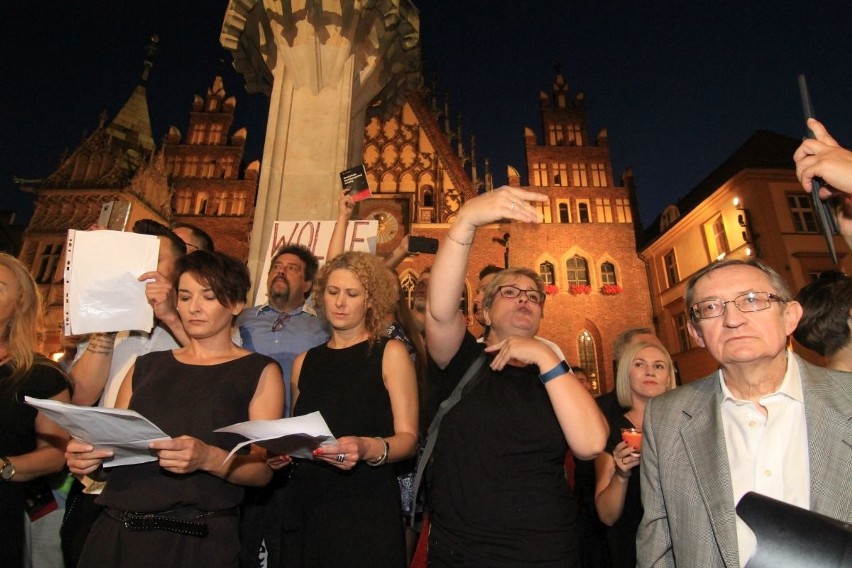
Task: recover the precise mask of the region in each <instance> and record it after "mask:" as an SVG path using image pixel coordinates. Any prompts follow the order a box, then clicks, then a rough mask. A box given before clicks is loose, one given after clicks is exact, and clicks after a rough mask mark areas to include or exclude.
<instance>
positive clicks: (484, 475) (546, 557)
mask: <svg viewBox="0 0 852 568" xmlns="http://www.w3.org/2000/svg"><path fill="white" fill-rule="evenodd" d="M484 347H485V346H484V345H483V344H479V343H477V342H476V340H475V339H474V337H473V336H472V335H470V334H465V337H464V339H463V341H462V344H461V346H460V348H459V351H458V352H457V353H456V355H455V356H454V357H453V359H452V360H451V361H450V363H449V364H448V365H447V367H446V368H445V369H444V370H440V369H437V367H435V366H434V365H433V366H432V367H431V368H432V374H431V375H430V382H431V386H432V387H434V389H435V392H440V393H441V394H442V395H443V397H444V398H446V395H448V394H449V393H450V392H452V389H453V387H454V386H455V385H456V384H457V383H458V381H459V380H460V379H461V377H462V376H463V375H464V373H465V371H466V370H467V368H468V367H469V366H470V364H471V363H472V362H473V361H474V360H475V359H476V357H477V356H479V354H480V353H481V352H482V350H483V349H484ZM483 372H484V376H483V378H482V379H481V380H480V381H479V382H478V383H477V384H476V385H475V386H474V387H473V388H472V389H471V390H470V391H469V392H467V393H465V395H464V396H463V397H462V399H461V400H460V401H459V402H458V404H456V405H455V406H454V407H453V408H452V409H451V410H450V411H449V412H448V413H447V415H446V416H445V417H444V419H443V422H442V424H441V428H440V432H439V435H438V440H437V443H436V445H435V450H434V454H433V462H432V466H431V473H430V475H429V493H428V495H429V504H430V506H431V509H432V513H431V514H432V522H433V525H434V527H435V528H436V529H437V531H439V532H440V534H441V535H442V537H443V538H444V539H445V540H446V541H447V544H448V545H449V547H450V548H451V549H454V550H459V551H463V554H464V556H465V558H466V559H468V560H470V561H472V562H474V563H476V564H477V565H480V564H481V565H488V566H502V565H506V566H509V565H518V564H519V563H523V564H530V563H538V564H537V565H540V566H548V565H554V566H570V565H572V563H574V562H576V551H577V546H576V541H575V537H574V535H573V530H572V525H573V522H574V515H575V511H574V503H573V499H572V498H571V496H570V491H569V488H568V484H567V482H566V479H565V466H564V462H565V455H566V452H567V449H568V446H567V443H566V441H565V438H564V436H563V434H562V430H561V428H560V426H559V423H558V421H557V419H556V415H555V413H554V411H553V407H552V405H551V403H550V398H549V397H548V395H547V392H546V391H545V389H544V385H542V384H541V381H540V380H539V378H538V375H539V369H538V367H537V366H535V365H529V366H526V367H512V366H507V367H506V368H505V369H503V370H502V371H500V372H495V371H492V370H491V369H490V368H489V367H487V364H486V367H484V371H483Z"/></svg>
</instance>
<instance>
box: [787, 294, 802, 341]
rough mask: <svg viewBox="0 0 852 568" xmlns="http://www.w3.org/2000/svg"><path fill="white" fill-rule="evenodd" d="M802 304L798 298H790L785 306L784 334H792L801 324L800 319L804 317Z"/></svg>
mask: <svg viewBox="0 0 852 568" xmlns="http://www.w3.org/2000/svg"><path fill="white" fill-rule="evenodd" d="M802 313H803V310H802V304H800V303H799V302H797V301H796V300H790V301H789V302H787V303H786V304H785V307H784V334H785V335H790V334H791V333H793V331H795V329H796V326H797V325H799V320H800V319H802Z"/></svg>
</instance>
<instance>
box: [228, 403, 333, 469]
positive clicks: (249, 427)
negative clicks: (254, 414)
mask: <svg viewBox="0 0 852 568" xmlns="http://www.w3.org/2000/svg"><path fill="white" fill-rule="evenodd" d="M215 431H216V432H231V433H234V434H239V435H240V436H243V437H244V438H248V439H247V440H246V441H245V442H240V443H239V444H237V445H236V446H234V449H233V450H231V453H229V454H228V456H227V457H226V458H225V461H228V460H229V459H231V456H233V455H234V453H236V451H237V450H239V449H240V448H242V447H243V446H247V445H248V444H257V445H258V446H261V447H263V448H266V449H267V450H269V451H270V452H272V453H273V454H275V455H288V456H292V457H294V458H306V459H313V454H312V453H311V452H313V451H314V450H315V449H317V448H318V447H320V446H326V445H329V444H333V443H334V442H335V439H334V435H333V434H332V433H331V430H329V428H328V424H326V423H325V419H324V418H323V417H322V414H320V413H319V412H318V411H317V412H311V413H310V414H305V415H304V416H294V417H292V418H281V419H280V420H249V421H248V422H239V423H237V424H231V425H230V426H225V427H224V428H219V429H218V430H215ZM223 463H224V462H223Z"/></svg>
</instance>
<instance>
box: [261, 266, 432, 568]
mask: <svg viewBox="0 0 852 568" xmlns="http://www.w3.org/2000/svg"><path fill="white" fill-rule="evenodd" d="M314 290H315V295H316V297H315V302H316V304H317V306H318V308H319V309H321V310H323V313H324V314H325V318H326V320H327V321H328V322H329V325H330V327H331V338H330V339H329V341H328V343H326V344H324V345H319V346H317V347H314V348H313V349H311V350H309V351H307V352H305V353H302V354H301V355H299V356H298V357H297V358H296V361H295V362H294V363H293V374H292V393H293V412H292V415H293V416H301V415H305V414H309V413H311V412H315V411H321V412H322V415H323V418H325V421H326V423H327V424H328V426H329V428H330V429H331V431H332V433H333V434H334V435H335V437H336V438H337V441H336V442H335V443H334V444H333V445H330V446H323V447H321V448H319V449H318V450H316V451H315V452H314V459H312V460H296V461H295V462H294V463H293V466H292V467H293V471H292V473H291V476H290V481H289V483H288V485H287V490H286V491H287V498H286V506H285V510H284V546H283V549H284V555H283V556H284V558H283V563H282V564H283V565H284V566H400V567H402V566H405V562H406V556H405V541H404V537H403V525H402V523H401V522H400V516H401V509H400V493H399V486H398V485H397V480H396V474H395V471H394V468H393V467H392V466H391V465H390V463H391V462H395V461H399V460H403V459H406V458H408V457H410V456H411V455H413V454H414V451H415V448H416V446H417V381H416V375H415V371H414V364H413V363H412V361H411V358H410V357H409V355H408V351H407V350H406V347H405V345H404V344H403V343H402V342H401V341H399V340H396V339H387V338H386V337H385V327H386V315H387V314H388V313H389V312H390V311H391V310H392V309H393V307H394V304H395V303H396V301H397V298H398V293H397V292H396V290H395V289H394V287H393V285H392V283H391V281H390V279H388V278H387V275H386V268H385V267H384V265H383V263H382V261H381V260H380V259H378V258H377V257H375V256H373V255H371V254H367V253H361V252H347V253H345V254H342V255H340V256H338V257H336V258H334V259H333V260H331V261H329V262H328V263H327V264H326V265H325V266H323V268H322V269H321V270H320V272H319V274H318V275H317V278H316V281H315V283H314ZM288 462H289V460H288V459H286V458H283V457H279V458H273V459H271V460H270V461H269V463H270V466H271V467H273V468H278V467H283V466H284V465H285V464H286V463H288Z"/></svg>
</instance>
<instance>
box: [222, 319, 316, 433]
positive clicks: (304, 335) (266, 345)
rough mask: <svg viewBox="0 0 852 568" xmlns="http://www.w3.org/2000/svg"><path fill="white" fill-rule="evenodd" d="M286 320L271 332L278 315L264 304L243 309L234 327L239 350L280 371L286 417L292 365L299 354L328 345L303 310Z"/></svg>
mask: <svg viewBox="0 0 852 568" xmlns="http://www.w3.org/2000/svg"><path fill="white" fill-rule="evenodd" d="M287 314H288V315H289V318H288V319H287V320H286V322H284V325H283V327H281V328H280V329H278V330H276V331H272V327H273V325H274V324H275V320H277V319H278V317H279V316H280V315H281V312H279V311H278V310H276V309H275V308H273V307H272V306H270V305H269V304H264V305H262V306H255V307H252V308H246V309H244V310H243V312H242V313H241V314H240V315H239V316H238V317H237V327H239V329H240V338H241V339H242V343H243V347H245V348H246V349H248V350H250V351H254V352H256V353H260V354H262V355H267V356H269V357H272V358H273V359H275V360H276V361H277V362H278V365H279V366H280V367H281V372H282V373H283V375H284V388H285V389H286V391H287V406H286V408H285V415H286V416H289V415H290V375H291V372H292V370H293V361H294V360H295V359H296V356H297V355H298V354H299V353H304V352H305V351H307V350H308V349H310V348H311V347H316V346H317V345H320V344H322V343H325V342H326V341H328V338H329V334H328V331H326V326H325V325H324V322H323V321H322V320H320V318H318V317H317V316H316V315H314V314H312V313H311V312H308V311H305V306H304V305H301V306H299V307H298V308H296V309H294V310H291V311H289V312H287Z"/></svg>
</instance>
